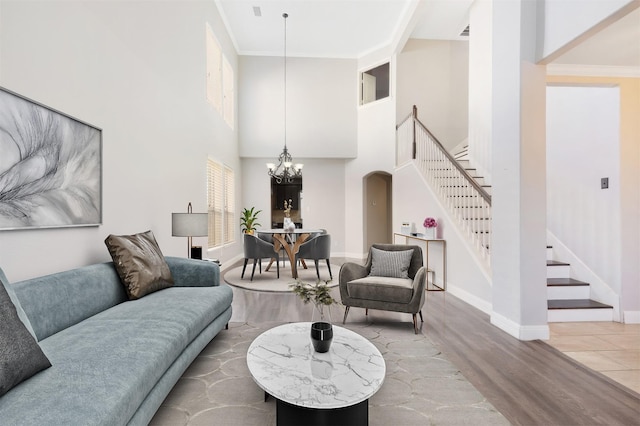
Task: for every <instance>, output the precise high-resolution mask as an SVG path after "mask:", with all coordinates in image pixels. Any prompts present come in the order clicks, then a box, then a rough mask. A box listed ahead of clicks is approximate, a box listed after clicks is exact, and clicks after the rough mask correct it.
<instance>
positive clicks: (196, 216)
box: [171, 203, 209, 259]
mask: <svg viewBox="0 0 640 426" xmlns="http://www.w3.org/2000/svg"><path fill="white" fill-rule="evenodd" d="M171 235H172V236H174V237H187V257H189V258H192V259H202V247H194V246H193V245H192V243H193V237H206V236H208V235H209V214H208V213H193V212H192V210H191V203H189V205H188V206H187V212H186V213H171Z"/></svg>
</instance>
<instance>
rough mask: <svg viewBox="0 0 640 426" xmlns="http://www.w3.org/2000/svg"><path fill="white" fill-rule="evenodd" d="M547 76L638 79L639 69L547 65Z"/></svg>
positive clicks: (606, 66)
mask: <svg viewBox="0 0 640 426" xmlns="http://www.w3.org/2000/svg"><path fill="white" fill-rule="evenodd" d="M547 75H577V76H584V77H631V78H638V77H640V67H622V66H609V65H573V64H548V65H547Z"/></svg>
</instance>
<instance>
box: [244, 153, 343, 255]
mask: <svg viewBox="0 0 640 426" xmlns="http://www.w3.org/2000/svg"><path fill="white" fill-rule="evenodd" d="M300 160H301V161H302V162H304V169H303V173H302V193H303V196H302V203H301V205H302V221H303V222H302V223H303V227H304V228H309V229H318V228H324V229H326V230H327V232H328V233H330V234H331V246H332V247H331V255H332V256H343V255H344V247H345V237H344V235H345V233H344V221H345V195H344V187H345V185H344V181H345V172H344V160H340V159H310V158H301V159H300ZM268 161H273V158H245V159H243V160H242V170H243V175H242V181H243V182H244V183H243V187H242V193H243V199H242V204H241V206H240V208H239V210H240V211H241V210H242V209H243V208H244V207H247V208H251V207H252V206H255V207H256V209H258V210H262V213H260V216H259V219H260V220H259V222H260V223H261V224H262V228H270V227H271V225H270V223H271V181H270V178H269V176H268V175H267V168H266V166H265V163H267V162H268Z"/></svg>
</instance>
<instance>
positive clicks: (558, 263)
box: [547, 260, 571, 266]
mask: <svg viewBox="0 0 640 426" xmlns="http://www.w3.org/2000/svg"><path fill="white" fill-rule="evenodd" d="M547 266H571V264H569V263H564V262H559V261H557V260H547Z"/></svg>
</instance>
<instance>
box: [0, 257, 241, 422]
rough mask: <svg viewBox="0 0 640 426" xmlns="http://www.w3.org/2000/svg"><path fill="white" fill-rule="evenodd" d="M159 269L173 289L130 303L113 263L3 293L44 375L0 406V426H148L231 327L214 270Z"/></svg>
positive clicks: (175, 262)
mask: <svg viewBox="0 0 640 426" xmlns="http://www.w3.org/2000/svg"><path fill="white" fill-rule="evenodd" d="M166 261H167V264H168V265H169V269H170V271H171V275H172V276H173V279H174V281H175V284H174V286H173V287H170V288H166V289H164V290H160V291H157V292H154V293H151V294H148V295H146V296H144V297H142V298H140V299H138V300H132V301H129V300H128V297H127V294H126V292H125V289H124V286H123V285H122V284H121V282H120V279H119V277H118V274H117V272H116V269H115V268H114V265H113V263H111V262H109V263H102V264H95V265H90V266H86V267H81V268H78V269H73V270H70V271H65V272H60V273H56V274H52V275H48V276H44V277H39V278H34V279H30V280H27V281H22V282H18V283H14V284H11V287H12V288H13V289H14V291H15V294H16V296H17V298H18V300H19V302H20V305H21V306H22V308H23V309H24V311H25V313H26V315H27V317H28V319H29V321H30V323H31V326H32V327H33V331H34V332H35V335H36V338H37V340H38V343H39V345H40V347H41V349H42V351H43V352H44V354H45V355H46V356H47V358H48V359H49V361H50V362H51V365H52V366H51V367H49V368H48V369H46V370H43V371H41V372H39V373H37V374H36V375H34V376H33V377H31V378H29V379H27V380H26V381H24V382H22V383H20V384H19V385H17V386H16V387H14V388H13V389H11V390H9V392H8V393H6V394H5V395H3V396H2V397H0V423H1V424H5V425H83V426H84V425H127V424H129V425H146V424H148V423H149V421H150V420H151V418H152V417H153V415H154V414H155V412H156V411H157V409H158V407H159V406H160V404H161V403H162V401H163V400H164V399H165V397H166V396H167V394H168V393H169V392H170V391H171V389H172V388H173V386H174V385H175V383H176V382H177V381H178V379H179V378H180V376H181V375H182V373H183V372H184V371H185V370H186V369H187V367H188V366H189V365H190V364H191V362H192V361H193V360H194V359H195V358H196V357H197V356H198V354H199V353H200V352H201V351H202V349H203V348H204V347H205V346H206V345H207V344H208V343H209V342H210V341H211V339H212V338H213V337H214V336H216V334H218V332H220V331H221V330H222V329H224V328H225V326H226V325H227V324H228V322H229V319H230V318H231V301H232V298H233V294H232V291H231V288H230V287H228V286H227V285H225V284H220V270H219V267H218V265H217V264H215V263H212V262H207V261H201V260H190V259H182V258H177V257H166ZM0 276H2V274H0Z"/></svg>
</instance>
